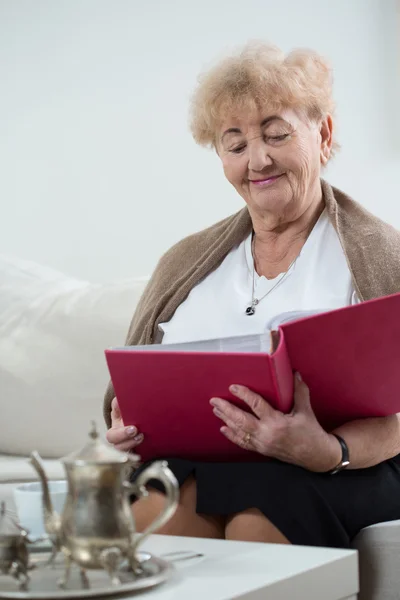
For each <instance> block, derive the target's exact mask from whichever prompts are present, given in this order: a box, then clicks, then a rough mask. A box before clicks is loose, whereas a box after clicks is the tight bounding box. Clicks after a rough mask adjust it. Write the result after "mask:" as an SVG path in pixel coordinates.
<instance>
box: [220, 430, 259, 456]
mask: <svg viewBox="0 0 400 600" xmlns="http://www.w3.org/2000/svg"><path fill="white" fill-rule="evenodd" d="M221 433H222V434H223V435H224V436H225V437H226V438H228V440H230V441H231V442H233V443H234V444H236V445H237V446H240V447H241V448H244V449H245V450H252V451H253V452H254V451H255V449H254V447H253V440H252V437H251V434H249V433H246V432H244V431H243V432H240V433H236V432H235V431H232V429H230V428H229V427H221Z"/></svg>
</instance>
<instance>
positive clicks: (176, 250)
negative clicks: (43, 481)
mask: <svg viewBox="0 0 400 600" xmlns="http://www.w3.org/2000/svg"><path fill="white" fill-rule="evenodd" d="M321 186H322V191H323V196H324V200H325V205H326V208H327V211H328V215H329V218H330V220H331V222H332V224H333V226H334V227H335V229H336V231H337V233H338V236H339V239H340V242H341V244H342V247H343V250H344V252H345V255H346V259H347V263H348V265H349V269H350V272H351V276H352V280H353V285H354V289H355V291H356V292H357V295H358V297H359V298H360V300H370V299H371V298H377V297H379V296H387V295H389V294H393V293H396V292H399V291H400V232H399V231H397V230H396V229H394V228H393V227H391V226H390V225H387V224H386V223H384V222H383V221H381V220H380V219H378V218H377V217H375V216H373V215H371V213H369V212H368V211H367V210H365V209H364V208H363V207H362V206H360V205H359V204H357V203H356V202H355V201H354V200H352V199H351V198H350V197H349V196H347V195H346V194H344V193H343V192H341V191H340V190H338V189H336V188H334V187H332V186H330V185H329V184H328V183H327V182H326V181H324V180H321ZM251 229H252V223H251V219H250V215H249V212H248V210H247V208H244V209H243V210H241V211H240V212H238V213H236V214H235V215H232V216H230V217H228V218H227V219H224V220H223V221H220V222H219V223H216V224H215V225H212V226H211V227H209V228H208V229H205V230H203V231H200V232H199V233H195V234H194V235H191V236H189V237H187V238H185V239H183V240H182V241H180V242H178V243H177V244H176V245H175V246H173V247H172V248H171V249H170V250H168V252H166V254H164V256H163V257H162V258H161V260H160V261H159V263H158V265H157V267H156V269H155V271H154V273H153V275H152V277H151V279H150V281H149V283H148V285H147V287H146V289H145V291H144V293H143V295H142V297H141V299H140V301H139V304H138V306H137V309H136V311H135V314H134V315H133V319H132V322H131V325H130V328H129V331H128V335H127V338H126V345H129V346H130V345H142V344H152V343H155V342H159V341H161V338H160V336H159V332H158V325H159V323H163V322H167V321H169V320H170V319H171V317H172V315H173V314H174V312H175V310H176V309H177V308H178V306H179V305H180V304H181V303H182V302H183V301H184V300H185V298H186V297H187V296H188V294H189V292H190V290H191V289H192V288H193V287H194V286H195V285H196V284H197V283H199V281H200V280H201V279H203V278H204V277H206V276H207V275H208V274H209V273H210V272H211V271H213V270H214V269H215V268H216V267H217V266H218V265H219V264H220V263H221V262H222V260H223V259H224V257H225V256H226V255H227V254H228V252H229V251H230V250H231V249H232V248H233V247H234V246H236V245H238V244H240V242H242V241H243V239H244V238H245V237H246V236H247V235H248V234H249V233H250V231H251ZM113 397H114V390H113V388H112V385H111V384H110V385H109V386H108V389H107V391H106V395H105V398H104V418H105V420H106V423H107V426H108V427H110V425H111V416H110V405H111V400H112V398H113Z"/></svg>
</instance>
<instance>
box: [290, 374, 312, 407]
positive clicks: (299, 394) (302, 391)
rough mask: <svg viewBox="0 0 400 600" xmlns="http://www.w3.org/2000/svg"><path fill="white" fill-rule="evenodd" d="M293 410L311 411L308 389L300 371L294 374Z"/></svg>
mask: <svg viewBox="0 0 400 600" xmlns="http://www.w3.org/2000/svg"><path fill="white" fill-rule="evenodd" d="M293 412H296V413H299V412H301V413H305V412H313V410H312V408H311V402H310V390H309V389H308V387H307V385H306V384H305V383H304V381H303V379H302V377H301V375H300V373H295V376H294V405H293Z"/></svg>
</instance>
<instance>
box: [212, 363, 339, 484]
mask: <svg viewBox="0 0 400 600" xmlns="http://www.w3.org/2000/svg"><path fill="white" fill-rule="evenodd" d="M294 386H295V387H294V405H293V410H292V412H290V413H289V414H287V415H285V414H283V413H281V412H280V411H278V410H275V409H274V408H272V406H271V405H270V404H268V402H266V400H264V398H262V397H261V396H259V395H258V394H256V393H255V392H252V391H251V390H249V388H247V387H244V386H242V385H232V386H231V387H230V388H229V389H230V392H231V393H232V394H233V395H234V396H236V397H237V398H240V399H241V400H243V401H244V402H245V403H246V404H247V405H248V406H249V407H250V409H251V410H252V413H253V414H251V413H247V412H245V411H244V410H242V409H240V408H238V407H237V406H234V405H233V404H231V403H230V402H229V401H226V400H222V399H221V398H212V399H211V400H210V404H211V405H212V406H213V409H214V414H215V415H216V416H217V417H219V418H220V419H222V421H224V423H225V425H224V426H223V427H222V428H221V432H222V433H223V434H224V435H225V436H226V437H227V438H228V439H229V440H231V442H233V443H234V444H237V445H238V446H240V447H241V448H245V449H246V450H252V451H253V452H259V453H260V454H264V455H265V456H269V457H270V458H275V459H278V460H281V461H283V462H287V463H292V464H294V465H298V466H300V467H303V468H305V469H308V470H309V471H315V472H326V471H330V470H331V469H333V468H334V467H336V465H337V464H338V463H339V462H340V460H341V457H342V451H341V447H340V444H339V442H338V440H337V439H336V438H335V437H334V436H333V435H332V434H329V433H327V432H326V431H325V430H324V429H323V428H322V427H321V425H320V424H319V423H318V421H317V419H316V417H315V415H314V412H313V410H312V408H311V404H310V393H309V389H308V387H307V385H306V384H305V383H304V382H303V381H302V380H301V377H300V375H299V374H296V375H295V378H294Z"/></svg>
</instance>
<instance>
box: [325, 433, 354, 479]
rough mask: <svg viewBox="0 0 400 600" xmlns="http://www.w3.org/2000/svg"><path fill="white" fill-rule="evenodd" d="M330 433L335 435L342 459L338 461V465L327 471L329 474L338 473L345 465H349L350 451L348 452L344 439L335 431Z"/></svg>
mask: <svg viewBox="0 0 400 600" xmlns="http://www.w3.org/2000/svg"><path fill="white" fill-rule="evenodd" d="M332 435H334V436H335V438H336V439H337V441H338V442H339V444H340V447H341V449H342V460H341V461H340V463H339V464H338V465H336V467H335V468H334V469H332V471H329V473H330V474H331V475H335V474H336V473H339V471H342V470H343V469H345V468H346V467H348V466H349V464H350V453H349V447H348V445H347V444H346V442H345V441H344V439H343V438H342V437H341V436H340V435H337V434H336V433H332Z"/></svg>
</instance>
